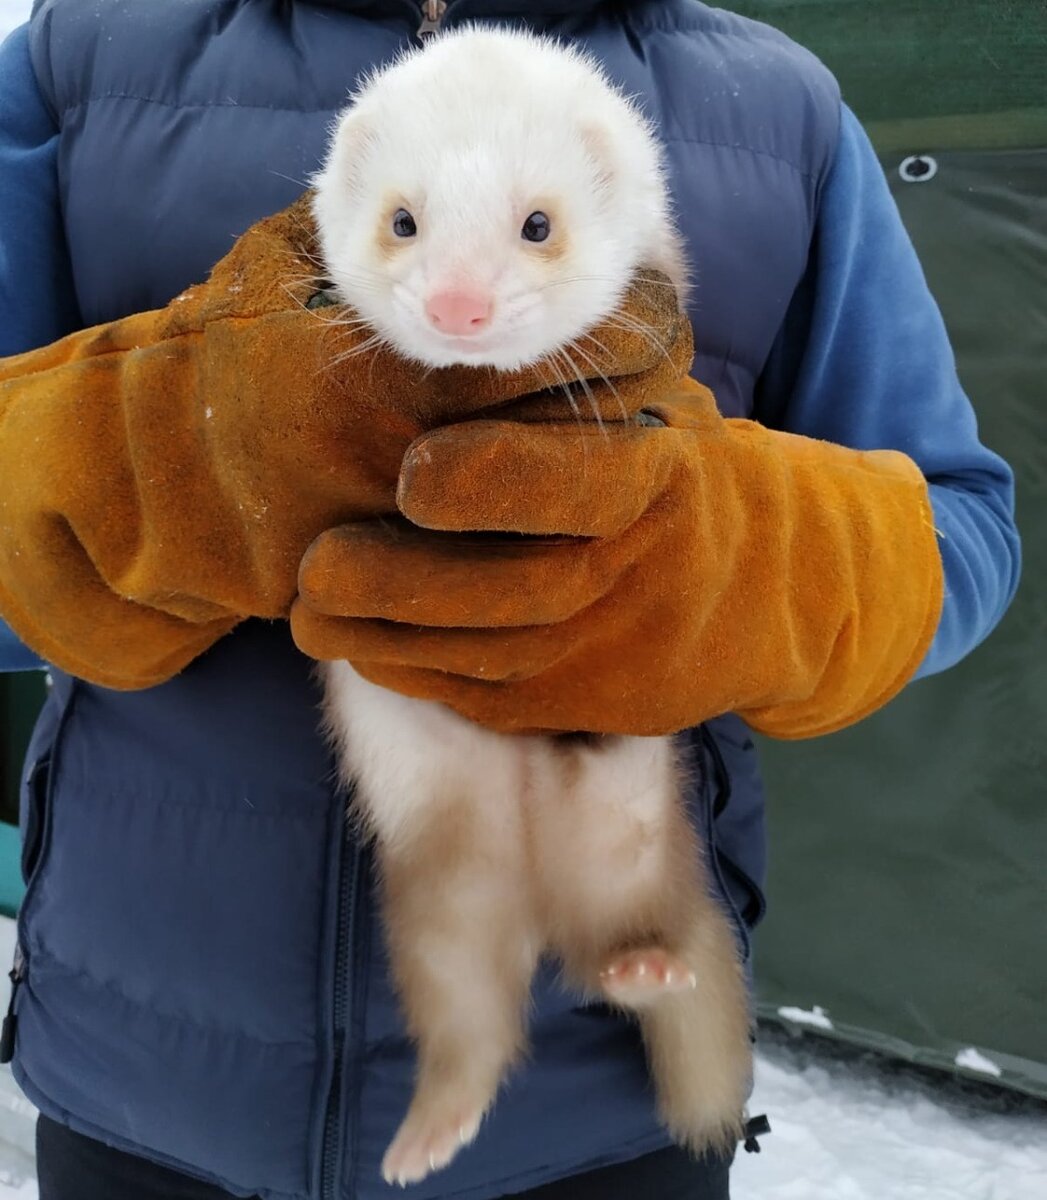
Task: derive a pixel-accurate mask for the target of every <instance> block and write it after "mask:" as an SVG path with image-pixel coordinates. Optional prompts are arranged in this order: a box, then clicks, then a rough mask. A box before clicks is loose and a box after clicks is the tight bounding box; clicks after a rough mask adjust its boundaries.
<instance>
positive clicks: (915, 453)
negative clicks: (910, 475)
mask: <svg viewBox="0 0 1047 1200" xmlns="http://www.w3.org/2000/svg"><path fill="white" fill-rule="evenodd" d="M756 415H757V417H758V419H759V420H761V421H762V422H764V423H765V424H767V425H769V426H772V427H774V428H778V429H785V430H788V431H789V432H792V433H800V434H805V435H806V436H808V437H816V438H823V439H825V440H826V441H831V442H837V443H839V444H841V445H845V446H853V447H855V448H857V449H863V450H864V449H894V450H902V451H904V452H905V453H906V454H908V455H909V456H910V457H911V458H912V459H914V460H915V462H916V463H917V464H918V465H919V467H920V469H921V470H922V471H923V473H924V476H925V477H926V479H927V482H928V484H929V486H930V495H931V503H932V505H933V508H934V515H935V525H936V528H937V532H938V546H939V549H940V551H941V555H942V561H943V564H944V569H945V602H944V607H943V610H942V616H941V621H940V623H939V626H938V630H937V634H936V636H935V639H934V643H933V644H932V646H931V648H930V651H929V652H928V654H927V656H926V658H925V660H924V662H923V664H922V666H921V668H920V671H919V672H918V674H919V675H931V674H934V673H935V672H937V671H942V670H944V669H945V668H946V667H949V666H952V665H953V663H956V662H958V661H959V660H960V659H961V658H963V657H964V656H965V655H966V654H968V653H969V652H970V651H971V650H972V649H974V647H975V646H976V645H978V643H979V642H980V641H982V639H983V638H985V637H986V636H987V635H988V634H989V633H990V632H991V631H992V629H993V628H994V627H995V625H996V624H997V622H998V621H999V620H1000V618H1001V617H1002V616H1003V614H1004V612H1005V611H1006V609H1007V606H1008V605H1009V604H1010V602H1011V598H1012V597H1013V595H1014V592H1015V589H1016V588H1017V586H1018V576H1019V573H1020V569H1021V547H1020V542H1019V538H1018V533H1017V530H1016V528H1015V524H1014V479H1013V476H1012V473H1011V470H1010V468H1009V467H1008V466H1007V464H1006V463H1005V462H1004V461H1003V460H1002V459H1001V458H1000V457H999V456H998V455H996V454H994V453H992V451H990V450H988V449H987V448H986V447H985V446H983V445H982V444H981V443H980V442H979V440H978V429H977V423H976V420H975V415H974V409H973V407H972V405H971V402H970V400H969V399H968V398H967V396H966V394H965V393H964V390H963V388H962V386H961V384H960V381H959V379H958V377H957V374H956V363H955V359H954V357H953V353H952V349H951V347H950V345H949V339H948V335H947V334H946V331H945V324H944V322H943V320H942V316H941V313H940V312H939V310H938V306H937V304H936V303H935V301H934V299H933V297H932V296H931V293H930V290H929V289H928V286H927V282H926V280H925V278H924V275H923V271H922V269H921V267H920V264H919V261H918V260H917V257H916V252H915V250H914V249H913V246H912V243H911V241H910V240H909V236H908V234H907V233H906V231H905V228H904V226H903V224H902V221H901V217H900V216H899V214H898V209H897V207H896V205H895V203H894V199H893V197H892V196H891V193H890V190H889V189H888V186H887V180H886V179H885V177H884V173H883V169H882V168H881V166H880V164H879V162H878V160H877V158H876V155H875V152H874V151H873V148H872V146H871V144H870V143H869V140H868V138H867V137H866V135H865V132H864V131H863V130H862V128H861V126H860V125H859V124H858V121H857V118H856V117H855V116H854V114H853V113H851V112H850V111H849V110H848V109H846V108H845V109H844V111H843V117H842V127H841V132H840V141H839V145H838V148H837V152H836V158H835V161H834V163H833V166H832V169H831V171H830V173H829V175H828V177H827V179H826V181H825V184H824V187H823V190H822V193H821V198H820V204H819V210H818V217H817V222H816V229H815V236H814V244H813V246H812V250H811V258H810V262H809V265H808V270H807V274H806V276H805V278H804V280H803V282H802V284H801V286H800V288H799V289H798V290H797V293H796V296H795V297H794V298H793V301H792V304H791V306H790V310H789V313H788V315H787V318H786V321H785V324H784V326H783V329H782V332H781V334H780V335H779V338H778V342H777V343H776V346H775V349H774V351H773V352H772V355H771V357H770V359H769V360H768V363H767V366H766V368H765V371H764V374H763V376H762V377H761V382H760V389H759V393H758V402H757V412H756Z"/></svg>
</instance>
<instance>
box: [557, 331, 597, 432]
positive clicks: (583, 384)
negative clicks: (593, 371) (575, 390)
mask: <svg viewBox="0 0 1047 1200" xmlns="http://www.w3.org/2000/svg"><path fill="white" fill-rule="evenodd" d="M560 353H561V354H562V355H563V358H564V359H566V360H567V362H568V365H569V366H570V368H572V371H573V372H574V376H575V378H576V379H578V383H579V386H580V388H581V390H582V391H584V392H585V396H586V400H587V401H588V406H590V412H591V413H592V414H593V418H594V419H596V422H597V428H598V430H599V431H600V436H602V437H604V438H605V437H606V436H608V431H606V430H605V428H604V419H603V416H600V409H599V404H597V398H596V396H594V395H593V390H592V388H591V386H590V383H588V379H586V377H585V376H584V374H582V372H581V370H580V368H579V365H578V364H576V362H575V361H574V359H573V358H572V356H570V350H569V348H568V347H563V348H562V349H561V352H560Z"/></svg>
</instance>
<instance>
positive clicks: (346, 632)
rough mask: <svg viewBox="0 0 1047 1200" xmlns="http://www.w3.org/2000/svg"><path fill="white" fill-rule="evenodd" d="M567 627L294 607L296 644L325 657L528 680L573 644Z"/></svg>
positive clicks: (470, 676) (298, 604)
mask: <svg viewBox="0 0 1047 1200" xmlns="http://www.w3.org/2000/svg"><path fill="white" fill-rule="evenodd" d="M560 629H561V627H559V626H555V625H543V626H537V627H527V628H524V629H432V628H429V627H427V626H422V625H405V624H401V623H399V622H396V621H381V620H370V619H356V618H349V617H328V616H324V615H322V614H320V613H316V612H313V611H312V610H311V609H310V608H309V607H308V606H307V605H306V604H304V603H303V602H302V601H301V600H296V601H295V602H294V604H293V605H292V607H291V632H292V634H293V636H294V640H295V643H296V645H297V646H298V648H299V649H300V650H302V651H303V652H304V653H306V654H308V655H309V657H310V658H315V659H318V660H319V661H321V662H330V661H332V660H335V659H347V660H348V661H349V662H351V663H354V664H355V663H357V662H367V663H376V664H385V665H388V666H396V667H422V668H426V669H427V670H430V671H436V672H440V673H442V674H445V675H446V674H450V675H459V676H464V677H465V678H467V679H482V680H511V679H528V678H530V677H531V676H532V675H535V674H538V673H539V672H540V671H543V670H546V669H548V668H549V667H550V666H552V665H553V664H554V663H555V662H557V661H558V660H559V659H560V658H561V657H562V656H563V655H564V654H566V653H568V651H569V650H570V647H571V639H570V638H568V637H563V636H557V631H558V630H560Z"/></svg>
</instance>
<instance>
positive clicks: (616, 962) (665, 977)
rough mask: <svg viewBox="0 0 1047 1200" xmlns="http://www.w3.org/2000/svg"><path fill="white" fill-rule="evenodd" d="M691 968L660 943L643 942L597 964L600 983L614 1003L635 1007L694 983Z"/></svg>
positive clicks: (695, 981) (692, 986) (686, 987)
mask: <svg viewBox="0 0 1047 1200" xmlns="http://www.w3.org/2000/svg"><path fill="white" fill-rule="evenodd" d="M697 985H698V980H697V978H696V977H695V974H694V972H693V971H692V970H691V968H690V967H689V966H688V965H687V963H685V962H684V961H683V959H681V958H678V957H677V956H676V955H675V954H670V953H669V951H668V950H663V949H662V948H661V947H660V946H643V947H640V948H639V949H636V950H622V951H619V952H618V953H616V954H613V955H611V957H610V958H608V959H607V961H606V962H605V963H604V965H603V966H602V967H601V968H600V987H601V988H602V989H603V991H604V992H605V993H606V995H607V996H608V997H609V998H610V999H611V1000H613V1001H614V1002H615V1003H616V1004H621V1005H624V1006H625V1007H627V1008H638V1007H640V1006H641V1005H644V1004H649V1003H651V1002H652V1001H653V1000H656V999H657V998H658V997H659V996H661V995H665V994H666V993H669V992H686V991H688V990H690V989H692V988H695V987H697Z"/></svg>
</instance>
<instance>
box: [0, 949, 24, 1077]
mask: <svg viewBox="0 0 1047 1200" xmlns="http://www.w3.org/2000/svg"><path fill="white" fill-rule="evenodd" d="M25 976H26V969H25V955H24V954H23V953H22V946H21V943H19V942H15V958H14V964H13V965H12V967H11V970H10V971H9V972H8V974H7V977H8V979H10V980H11V1001H10V1003H9V1004H8V1006H7V1016H6V1017H4V1024H3V1027H2V1028H0V1063H9V1062H10V1061H11V1059H13V1058H14V1056H15V1030H16V1027H17V1024H18V1018H17V1017H16V1016H15V996H17V995H18V988H19V986H20V985H21V983H22V982H23V980H24V979H25Z"/></svg>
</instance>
